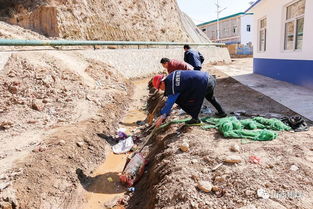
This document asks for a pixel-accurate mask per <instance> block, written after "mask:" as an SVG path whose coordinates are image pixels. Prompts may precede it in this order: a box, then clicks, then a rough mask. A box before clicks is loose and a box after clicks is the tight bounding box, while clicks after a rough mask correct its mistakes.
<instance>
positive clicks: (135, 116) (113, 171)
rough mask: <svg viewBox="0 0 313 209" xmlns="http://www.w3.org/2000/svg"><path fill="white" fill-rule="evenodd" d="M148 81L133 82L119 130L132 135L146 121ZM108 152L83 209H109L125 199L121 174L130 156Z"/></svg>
mask: <svg viewBox="0 0 313 209" xmlns="http://www.w3.org/2000/svg"><path fill="white" fill-rule="evenodd" d="M148 81H149V79H140V80H135V81H133V83H134V85H135V86H134V95H133V99H132V101H130V102H131V104H130V106H129V109H128V111H127V112H126V115H125V116H124V118H123V119H122V121H121V122H120V125H119V127H117V129H118V128H125V129H126V133H127V134H131V133H132V132H131V131H132V130H134V129H136V127H137V124H136V122H137V121H143V120H145V118H146V114H145V112H144V111H143V110H142V107H143V105H144V102H143V98H144V97H145V96H146V95H148V90H147V88H146V87H147V83H148ZM107 150H108V151H107V154H106V159H105V161H104V162H103V163H102V164H101V165H100V166H99V167H98V168H97V169H96V170H95V171H94V172H93V177H94V178H95V180H94V182H93V183H92V184H91V185H90V186H89V187H88V189H87V191H86V194H85V197H86V200H87V203H86V204H85V205H84V206H83V207H82V208H84V209H103V208H108V206H109V205H110V203H111V202H115V201H116V200H117V199H119V198H121V197H123V195H124V193H125V192H126V191H127V188H126V187H124V186H122V185H121V184H120V182H119V173H121V172H122V171H123V168H124V166H125V163H126V160H127V157H128V154H121V155H116V154H114V153H113V152H112V150H111V149H109V148H108V149H107ZM115 209H117V208H115Z"/></svg>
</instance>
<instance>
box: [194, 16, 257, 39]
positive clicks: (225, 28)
mask: <svg viewBox="0 0 313 209" xmlns="http://www.w3.org/2000/svg"><path fill="white" fill-rule="evenodd" d="M252 16H253V14H252V13H245V12H240V13H236V14H233V15H230V16H227V17H223V18H220V19H219V20H217V19H216V20H212V21H209V22H205V23H201V24H199V25H197V26H198V28H199V29H200V30H202V31H203V32H204V33H205V34H206V35H207V36H208V37H209V39H210V40H211V41H213V42H222V43H226V44H247V43H251V42H252V32H251V29H252V22H253V18H252ZM217 23H219V32H220V34H219V35H220V37H219V39H218V38H217V28H218V26H217Z"/></svg>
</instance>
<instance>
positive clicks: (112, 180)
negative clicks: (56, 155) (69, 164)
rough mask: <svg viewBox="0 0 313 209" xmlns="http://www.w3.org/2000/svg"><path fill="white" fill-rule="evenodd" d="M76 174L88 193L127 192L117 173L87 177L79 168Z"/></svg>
mask: <svg viewBox="0 0 313 209" xmlns="http://www.w3.org/2000/svg"><path fill="white" fill-rule="evenodd" d="M76 174H77V177H78V179H79V181H80V183H81V185H82V186H83V187H84V189H85V190H86V191H88V192H93V193H102V194H117V193H121V192H124V191H125V190H126V189H125V187H124V186H122V185H121V184H120V182H119V176H118V173H117V172H108V173H105V174H101V175H97V176H95V177H92V176H87V175H86V174H84V172H83V171H82V170H81V169H80V168H78V169H76Z"/></svg>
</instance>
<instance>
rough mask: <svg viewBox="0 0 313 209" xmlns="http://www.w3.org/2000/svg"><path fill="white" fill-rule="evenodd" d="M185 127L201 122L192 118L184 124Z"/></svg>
mask: <svg viewBox="0 0 313 209" xmlns="http://www.w3.org/2000/svg"><path fill="white" fill-rule="evenodd" d="M185 123H186V124H187V125H196V124H200V123H201V120H199V118H197V119H195V118H192V119H191V120H188V121H186V122H185Z"/></svg>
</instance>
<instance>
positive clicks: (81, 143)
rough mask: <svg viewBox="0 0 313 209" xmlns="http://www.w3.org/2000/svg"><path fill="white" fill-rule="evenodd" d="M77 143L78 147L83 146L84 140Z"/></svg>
mask: <svg viewBox="0 0 313 209" xmlns="http://www.w3.org/2000/svg"><path fill="white" fill-rule="evenodd" d="M76 145H77V146H78V147H82V146H84V142H76Z"/></svg>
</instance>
